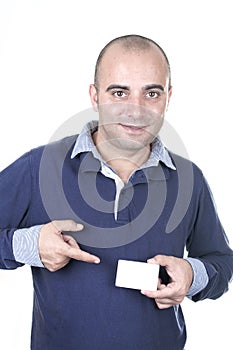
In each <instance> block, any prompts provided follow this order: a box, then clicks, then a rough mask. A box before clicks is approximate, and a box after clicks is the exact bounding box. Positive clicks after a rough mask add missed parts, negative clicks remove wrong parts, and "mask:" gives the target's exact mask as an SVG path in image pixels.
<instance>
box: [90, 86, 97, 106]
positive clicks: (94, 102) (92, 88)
mask: <svg viewBox="0 0 233 350" xmlns="http://www.w3.org/2000/svg"><path fill="white" fill-rule="evenodd" d="M89 95H90V99H91V104H92V106H93V108H94V111H95V112H98V93H97V90H96V87H95V85H94V84H91V85H90V87H89Z"/></svg>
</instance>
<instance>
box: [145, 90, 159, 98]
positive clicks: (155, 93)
mask: <svg viewBox="0 0 233 350" xmlns="http://www.w3.org/2000/svg"><path fill="white" fill-rule="evenodd" d="M160 96H161V93H160V92H159V91H149V92H147V94H146V97H147V98H150V99H156V98H158V97H160Z"/></svg>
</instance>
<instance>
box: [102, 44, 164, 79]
mask: <svg viewBox="0 0 233 350" xmlns="http://www.w3.org/2000/svg"><path fill="white" fill-rule="evenodd" d="M167 78H168V67H167V62H166V60H165V58H164V56H163V54H162V52H161V51H160V50H159V48H157V47H156V46H152V45H151V46H150V47H149V48H148V49H140V48H124V47H122V45H119V44H115V45H113V46H112V47H109V48H108V49H107V51H106V52H105V54H104V55H103V57H102V61H101V63H100V66H99V83H100V84H101V82H102V83H107V82H111V83H117V82H119V83H122V82H123V81H124V82H125V83H129V82H130V81H137V82H138V83H139V82H140V83H143V82H145V84H147V83H148V82H149V80H150V82H156V83H158V82H160V83H162V81H164V82H165V81H166V80H167ZM152 80H153V81H152ZM158 80H159V81H158Z"/></svg>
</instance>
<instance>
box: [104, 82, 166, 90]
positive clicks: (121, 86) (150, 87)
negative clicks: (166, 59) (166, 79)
mask: <svg viewBox="0 0 233 350" xmlns="http://www.w3.org/2000/svg"><path fill="white" fill-rule="evenodd" d="M114 89H121V90H128V91H129V90H130V87H129V86H127V85H119V84H112V85H109V86H108V87H107V89H106V92H107V91H111V90H114ZM151 89H159V90H161V91H164V87H163V86H162V85H158V84H149V85H146V86H144V87H143V90H145V91H148V90H151Z"/></svg>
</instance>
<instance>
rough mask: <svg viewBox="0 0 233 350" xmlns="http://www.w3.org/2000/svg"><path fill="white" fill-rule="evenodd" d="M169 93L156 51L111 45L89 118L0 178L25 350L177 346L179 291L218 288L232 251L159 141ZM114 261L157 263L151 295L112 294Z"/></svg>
mask: <svg viewBox="0 0 233 350" xmlns="http://www.w3.org/2000/svg"><path fill="white" fill-rule="evenodd" d="M171 94H172V87H171V77H170V66H169V62H168V59H167V57H166V55H165V53H164V52H163V50H162V49H161V48H160V47H159V46H158V45H157V44H156V43H155V42H153V41H152V40H150V39H148V38H144V37H141V36H137V35H129V36H124V37H120V38H116V39H114V40H113V41H111V42H110V43H109V44H108V45H106V47H105V48H104V49H103V50H102V52H101V53H100V55H99V58H98V60H97V64H96V70H95V81H94V84H93V85H91V86H90V98H91V102H92V105H93V107H94V109H95V111H97V112H98V114H99V122H98V123H97V122H94V121H93V122H90V123H88V125H86V126H85V127H84V129H83V131H82V132H81V134H80V135H79V136H78V137H77V136H71V137H67V138H65V139H63V140H61V141H58V142H55V143H53V144H49V145H47V146H46V147H39V148H37V149H34V150H32V151H31V152H29V153H27V154H25V155H23V156H22V157H21V158H20V159H18V160H17V161H16V162H15V163H14V164H12V165H11V166H9V167H8V168H7V169H5V170H4V171H3V172H2V173H1V174H0V193H1V216H0V227H1V234H0V240H1V242H0V264H1V268H3V269H14V268H17V267H19V266H22V265H23V264H29V265H31V266H32V274H33V282H34V308H33V325H32V340H31V348H32V349H33V350H40V349H43V350H44V349H46V350H55V349H56V350H58V349H63V350H74V349H75V350H77V349H82V350H83V349H85V350H86V349H87V350H88V349H100V350H109V349H112V350H116V349H117V350H119V349H128V350H131V349H132V350H136V349H138V350H139V349H140V350H142V349H145V350H155V349H156V350H171V349H173V350H176V349H177V350H181V349H184V346H185V341H186V330H185V322H184V319H183V315H182V310H181V307H180V304H181V302H182V300H183V299H184V298H185V296H188V297H190V298H192V299H193V300H194V301H198V300H202V299H205V298H212V299H215V298H218V297H219V296H221V295H222V294H223V293H224V292H225V291H226V290H227V289H228V283H229V281H230V280H231V277H232V273H233V252H232V250H231V249H230V247H229V245H228V241H227V238H226V236H225V233H224V231H223V228H222V226H221V223H220V221H219V219H218V216H217V213H216V210H215V207H214V204H213V200H212V196H211V194H210V190H209V188H208V185H207V183H206V181H205V179H204V177H203V175H202V173H201V171H200V169H198V168H197V167H196V166H195V165H194V164H192V163H191V162H190V161H188V160H185V159H183V158H181V157H179V156H177V155H175V154H172V153H171V152H168V150H167V149H166V148H165V147H164V146H163V144H162V142H161V140H160V138H159V137H158V133H159V131H160V129H161V127H162V125H163V120H164V115H165V112H166V110H167V107H168V104H169V100H170V98H171ZM185 248H186V249H187V251H188V258H187V259H185V258H184V250H185ZM119 259H126V260H134V261H142V262H146V261H147V262H148V263H152V264H158V265H160V274H159V280H158V289H157V291H154V292H152V291H146V290H142V291H141V293H140V292H138V291H136V290H133V289H127V288H117V287H115V276H116V269H117V262H118V260H119Z"/></svg>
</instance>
